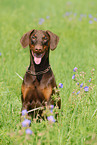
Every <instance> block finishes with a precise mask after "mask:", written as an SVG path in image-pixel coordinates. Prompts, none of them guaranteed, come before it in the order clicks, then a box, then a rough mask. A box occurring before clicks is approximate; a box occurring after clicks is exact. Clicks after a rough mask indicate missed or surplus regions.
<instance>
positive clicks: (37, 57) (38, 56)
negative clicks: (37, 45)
mask: <svg viewBox="0 0 97 145" xmlns="http://www.w3.org/2000/svg"><path fill="white" fill-rule="evenodd" d="M44 54H45V52H44V53H41V54H38V53H34V52H33V51H32V55H33V57H34V62H35V63H36V64H37V65H38V64H40V63H41V60H42V58H43V56H44Z"/></svg>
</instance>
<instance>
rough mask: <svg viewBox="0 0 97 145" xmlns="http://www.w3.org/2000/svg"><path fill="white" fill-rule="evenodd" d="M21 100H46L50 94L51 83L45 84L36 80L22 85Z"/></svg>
mask: <svg viewBox="0 0 97 145" xmlns="http://www.w3.org/2000/svg"><path fill="white" fill-rule="evenodd" d="M22 94H23V100H25V101H29V100H30V101H31V100H32V101H33V100H34V101H36V100H37V99H38V100H40V101H43V100H45V101H48V100H49V98H50V96H51V94H52V86H51V84H49V85H45V84H44V83H43V82H38V81H37V80H36V81H34V82H32V83H30V84H29V85H27V84H23V85H22Z"/></svg>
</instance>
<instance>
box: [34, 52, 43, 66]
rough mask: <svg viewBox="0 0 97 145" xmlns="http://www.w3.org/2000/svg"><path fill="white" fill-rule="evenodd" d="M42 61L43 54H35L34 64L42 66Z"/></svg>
mask: <svg viewBox="0 0 97 145" xmlns="http://www.w3.org/2000/svg"><path fill="white" fill-rule="evenodd" d="M41 59H42V54H40V55H37V54H36V53H35V54H34V62H35V63H36V64H40V63H41Z"/></svg>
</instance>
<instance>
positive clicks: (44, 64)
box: [29, 50, 49, 73]
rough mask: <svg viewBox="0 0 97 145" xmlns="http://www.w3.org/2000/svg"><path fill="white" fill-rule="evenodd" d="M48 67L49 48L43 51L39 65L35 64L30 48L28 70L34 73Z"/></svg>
mask: <svg viewBox="0 0 97 145" xmlns="http://www.w3.org/2000/svg"><path fill="white" fill-rule="evenodd" d="M48 67H49V50H48V51H47V52H46V53H45V55H44V57H43V58H42V60H41V63H40V64H39V65H37V64H35V62H34V59H33V56H32V53H31V50H30V66H29V70H30V71H33V72H35V73H37V72H40V71H44V70H46V69H47V68H48Z"/></svg>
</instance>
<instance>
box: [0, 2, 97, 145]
mask: <svg viewBox="0 0 97 145" xmlns="http://www.w3.org/2000/svg"><path fill="white" fill-rule="evenodd" d="M67 12H69V13H67ZM0 14H1V16H0V53H1V56H0V144H1V145H7V144H8V145H13V144H15V145H19V144H29V145H30V144H31V145H32V144H33V145H35V144H37V145H40V144H42V145H44V144H48V145H50V144H51V145H52V144H53V145H65V144H66V145H67V144H68V145H71V144H72V145H85V144H96V143H97V112H95V114H94V111H95V110H96V109H97V91H96V86H97V69H96V67H97V61H96V59H97V21H96V19H94V18H97V2H96V1H91V0H86V1H84V0H81V1H78V0H71V1H67V0H60V1H58V0H56V1H55V0H53V1H51V0H49V1H44V0H43V1H40V0H37V1H36V0H33V2H32V1H29V2H28V1H26V0H24V1H23V2H22V1H19V0H14V1H10V0H3V1H0ZM82 14H84V15H82ZM90 14H91V15H92V17H91V15H90ZM47 16H49V19H47V18H46V17H47ZM40 18H43V19H44V20H45V21H44V22H43V24H42V25H39V19H40ZM33 28H34V29H43V30H50V31H52V32H54V33H56V34H57V35H58V36H59V37H60V42H59V44H58V47H57V49H56V50H55V51H54V52H51V53H50V64H51V66H52V69H53V71H54V74H55V78H56V81H57V84H59V83H60V82H61V83H63V86H64V87H63V89H60V96H61V99H62V111H63V116H60V117H59V119H58V123H54V124H52V125H51V124H49V123H48V122H47V121H42V122H41V123H35V122H33V123H32V125H31V129H32V131H33V135H31V136H27V135H26V134H25V133H23V132H22V130H21V123H20V111H21V96H20V94H21V83H22V80H21V79H20V78H19V77H18V76H17V75H16V74H15V72H17V73H19V74H20V76H22V77H23V76H24V74H25V71H26V68H27V66H28V65H29V50H28V48H27V49H23V48H22V47H21V45H20V42H19V41H20V38H21V36H22V35H23V34H24V33H25V32H27V31H29V30H31V29H33ZM75 66H76V67H77V68H78V73H80V72H82V71H84V72H86V76H85V79H84V83H85V81H86V82H87V80H88V79H89V78H90V77H91V70H92V69H93V68H94V69H95V73H94V78H93V81H92V82H91V86H92V87H93V86H95V87H94V88H93V90H89V92H88V93H87V94H86V93H85V92H82V93H81V95H80V94H79V95H78V96H77V95H76V94H75V95H74V96H73V95H72V92H73V90H77V89H78V86H77V85H76V84H75V82H74V80H72V75H73V74H74V72H73V68H74V67H75ZM80 83H81V80H80ZM88 85H89V84H88ZM81 96H82V98H81V99H79V98H80V97H81ZM60 112H61V111H60ZM93 114H94V116H93ZM92 116H93V117H92Z"/></svg>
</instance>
